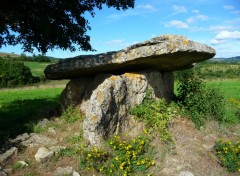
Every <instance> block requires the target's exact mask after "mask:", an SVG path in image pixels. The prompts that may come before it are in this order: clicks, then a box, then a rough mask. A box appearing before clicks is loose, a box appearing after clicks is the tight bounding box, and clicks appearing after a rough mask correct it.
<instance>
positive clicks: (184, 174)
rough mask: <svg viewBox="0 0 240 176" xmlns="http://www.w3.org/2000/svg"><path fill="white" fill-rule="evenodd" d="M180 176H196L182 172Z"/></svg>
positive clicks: (188, 172)
mask: <svg viewBox="0 0 240 176" xmlns="http://www.w3.org/2000/svg"><path fill="white" fill-rule="evenodd" d="M178 176H194V175H193V173H192V172H190V171H181V172H180V174H179V175H178Z"/></svg>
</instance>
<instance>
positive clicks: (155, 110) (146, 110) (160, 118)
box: [129, 95, 176, 142]
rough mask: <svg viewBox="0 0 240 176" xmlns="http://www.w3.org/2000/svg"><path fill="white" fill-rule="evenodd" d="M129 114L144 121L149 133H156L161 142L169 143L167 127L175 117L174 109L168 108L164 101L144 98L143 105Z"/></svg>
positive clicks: (169, 137)
mask: <svg viewBox="0 0 240 176" xmlns="http://www.w3.org/2000/svg"><path fill="white" fill-rule="evenodd" d="M129 112H130V114H132V115H134V116H136V118H137V119H138V120H140V121H144V122H145V123H146V125H147V127H148V129H149V131H154V130H155V131H157V132H158V134H159V135H160V137H161V139H162V141H163V142H171V141H172V136H171V134H170V132H169V131H168V125H169V124H170V122H171V120H172V118H173V117H174V116H175V113H176V111H175V108H173V107H172V106H171V105H170V106H168V105H167V103H166V101H165V100H164V99H159V100H152V99H150V98H149V97H148V95H147V96H146V98H145V99H144V101H143V103H142V104H140V105H138V106H136V107H135V108H133V109H130V111H129Z"/></svg>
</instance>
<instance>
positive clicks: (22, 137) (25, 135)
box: [10, 133, 30, 144]
mask: <svg viewBox="0 0 240 176" xmlns="http://www.w3.org/2000/svg"><path fill="white" fill-rule="evenodd" d="M29 137H30V136H29V134H28V133H23V134H20V135H18V136H17V137H16V138H15V139H12V140H10V142H11V143H16V144H19V143H20V142H22V141H25V140H27V139H28V138H29Z"/></svg>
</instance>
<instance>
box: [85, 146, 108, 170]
mask: <svg viewBox="0 0 240 176" xmlns="http://www.w3.org/2000/svg"><path fill="white" fill-rule="evenodd" d="M108 157H109V156H108V153H107V152H105V151H102V150H100V149H98V148H97V147H93V148H92V149H90V150H86V151H81V160H80V164H81V165H83V166H84V167H85V168H86V169H87V170H89V169H94V170H96V171H101V170H102V165H103V163H104V162H105V161H106V160H107V159H108Z"/></svg>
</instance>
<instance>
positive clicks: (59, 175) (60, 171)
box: [54, 166, 80, 176]
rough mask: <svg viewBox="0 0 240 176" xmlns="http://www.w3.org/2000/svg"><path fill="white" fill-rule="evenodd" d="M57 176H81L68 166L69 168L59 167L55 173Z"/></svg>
mask: <svg viewBox="0 0 240 176" xmlns="http://www.w3.org/2000/svg"><path fill="white" fill-rule="evenodd" d="M54 175H55V176H65V175H69V176H70V175H71V176H80V174H79V173H78V172H76V171H75V170H74V169H73V167H70V166H67V167H58V168H57V169H56V170H55V172H54Z"/></svg>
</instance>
